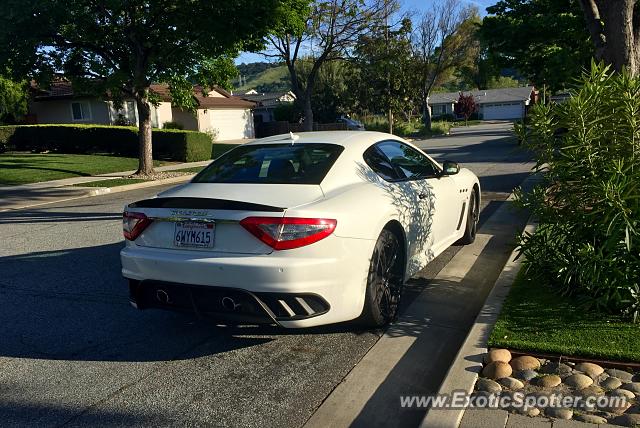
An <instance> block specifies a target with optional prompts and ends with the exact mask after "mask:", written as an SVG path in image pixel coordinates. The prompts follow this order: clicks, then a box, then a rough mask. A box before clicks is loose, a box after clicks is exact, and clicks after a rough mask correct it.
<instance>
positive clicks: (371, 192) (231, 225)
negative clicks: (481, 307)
mask: <svg viewBox="0 0 640 428" xmlns="http://www.w3.org/2000/svg"><path fill="white" fill-rule="evenodd" d="M479 206H480V184H479V182H478V178H477V177H476V176H475V175H474V174H473V173H472V172H471V171H469V170H467V169H464V168H463V169H460V168H459V167H458V165H457V164H456V163H455V162H448V161H445V162H444V163H443V165H440V164H438V163H437V162H435V161H434V160H433V159H431V158H430V157H429V156H427V155H426V154H425V153H423V152H422V151H421V150H420V149H418V148H416V147H415V146H413V145H411V144H410V143H408V142H406V141H404V140H402V139H401V138H398V137H396V136H393V135H390V134H384V133H378V132H368V131H365V132H355V131H354V132H349V131H344V132H335V131H334V132H308V133H303V134H300V135H293V134H291V135H279V136H274V137H269V138H264V139H260V140H256V141H253V142H251V143H249V144H244V145H242V146H238V147H237V148H235V149H233V150H231V151H229V152H227V153H225V154H224V155H222V156H220V157H219V158H217V159H216V160H214V161H213V162H212V163H211V164H210V165H209V166H208V167H206V168H205V169H204V170H203V171H201V172H200V173H199V174H198V175H196V176H195V177H194V178H193V179H192V180H191V181H190V182H189V183H187V184H184V185H181V186H178V187H175V188H173V189H170V190H167V191H165V192H162V193H160V194H159V195H157V196H156V197H154V198H151V199H145V200H142V201H138V202H134V203H132V204H129V205H127V206H126V207H125V211H124V218H123V229H124V236H125V238H126V246H125V248H124V249H123V250H122V252H121V253H120V255H121V259H122V274H123V275H124V276H125V277H126V278H128V279H129V286H130V296H131V303H132V304H133V305H134V306H135V307H137V308H139V309H145V308H161V309H171V310H183V311H192V312H196V313H197V314H199V315H208V316H212V317H214V318H216V319H223V320H227V321H232V322H243V323H270V324H274V323H275V324H278V325H280V326H283V327H291V328H295V327H310V326H316V325H321V324H330V323H337V322H342V321H349V320H354V319H359V321H360V322H361V323H363V324H365V325H367V326H381V325H384V324H386V323H388V322H390V321H393V320H394V319H395V317H396V315H397V312H398V304H399V302H400V296H401V292H402V287H403V284H404V282H405V280H406V279H408V278H409V277H411V276H412V275H413V274H415V273H416V272H418V271H419V270H420V269H422V268H423V267H425V266H426V264H427V263H429V262H430V261H431V260H433V259H434V258H435V257H436V256H437V255H438V254H440V253H441V252H442V251H443V250H445V249H446V248H447V247H449V246H450V245H451V244H453V243H455V242H460V243H462V244H469V243H471V242H473V240H474V239H475V234H476V225H477V221H478V207H479Z"/></svg>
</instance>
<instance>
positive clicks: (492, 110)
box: [482, 103, 524, 120]
mask: <svg viewBox="0 0 640 428" xmlns="http://www.w3.org/2000/svg"><path fill="white" fill-rule="evenodd" d="M523 111H524V109H523V107H522V103H508V104H507V103H504V104H485V105H483V106H482V112H483V114H482V118H483V119H484V120H506V119H521V118H522V114H523Z"/></svg>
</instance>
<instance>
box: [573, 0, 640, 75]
mask: <svg viewBox="0 0 640 428" xmlns="http://www.w3.org/2000/svg"><path fill="white" fill-rule="evenodd" d="M580 5H581V6H582V10H583V12H584V15H585V20H586V23H587V28H588V30H589V33H590V35H591V40H593V44H594V47H595V57H596V59H598V60H601V61H604V62H605V63H606V64H610V65H611V67H612V68H613V69H614V70H616V71H622V70H623V69H627V70H628V71H629V72H630V73H631V74H632V75H633V76H636V75H638V74H639V72H640V28H639V27H640V25H639V23H640V22H639V21H640V17H634V12H635V0H599V1H598V0H580Z"/></svg>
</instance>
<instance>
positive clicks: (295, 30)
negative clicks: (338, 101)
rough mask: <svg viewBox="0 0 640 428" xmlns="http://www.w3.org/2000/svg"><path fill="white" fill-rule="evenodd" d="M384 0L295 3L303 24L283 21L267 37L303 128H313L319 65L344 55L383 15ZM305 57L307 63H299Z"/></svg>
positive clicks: (324, 0)
mask: <svg viewBox="0 0 640 428" xmlns="http://www.w3.org/2000/svg"><path fill="white" fill-rule="evenodd" d="M387 3H390V1H389V0H387V1H382V2H381V1H379V0H373V2H366V1H365V0H315V1H314V2H313V3H312V4H311V6H310V7H305V6H303V5H301V4H300V5H298V6H299V7H298V8H297V9H296V11H297V12H298V13H301V14H305V16H306V23H305V25H298V23H297V22H294V23H290V22H286V23H283V24H282V25H281V26H280V27H279V28H278V31H277V32H276V34H275V35H274V36H270V37H268V40H269V42H270V44H271V47H272V48H273V51H274V53H266V54H265V55H266V56H267V57H271V58H275V59H276V60H278V61H282V62H284V63H285V64H286V66H287V69H288V70H289V75H290V78H291V89H292V90H293V92H294V93H295V94H296V97H297V102H298V103H300V105H301V106H302V109H303V112H304V129H305V130H307V131H311V130H312V129H313V108H312V96H313V92H314V88H315V84H316V81H317V79H318V74H319V73H320V69H321V67H322V66H323V65H324V64H325V63H328V62H332V61H339V60H342V59H344V58H345V57H346V56H348V54H349V51H350V50H351V49H352V48H353V46H354V45H355V43H356V41H357V40H358V37H360V36H361V35H362V34H364V33H366V32H367V31H368V29H369V28H370V27H371V26H372V24H374V23H375V22H376V21H380V20H382V19H383V18H384V16H385V12H386V10H387V7H386V6H387ZM302 61H306V62H307V63H308V64H310V66H309V67H300V65H299V64H300V62H302Z"/></svg>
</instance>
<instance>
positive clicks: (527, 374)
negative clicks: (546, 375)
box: [513, 370, 538, 382]
mask: <svg viewBox="0 0 640 428" xmlns="http://www.w3.org/2000/svg"><path fill="white" fill-rule="evenodd" d="M513 377H515V378H516V379H520V380H523V381H525V382H529V381H530V380H531V379H534V378H536V377H538V372H536V371H535V370H520V371H517V372H516V373H515V374H514V375H513Z"/></svg>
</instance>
